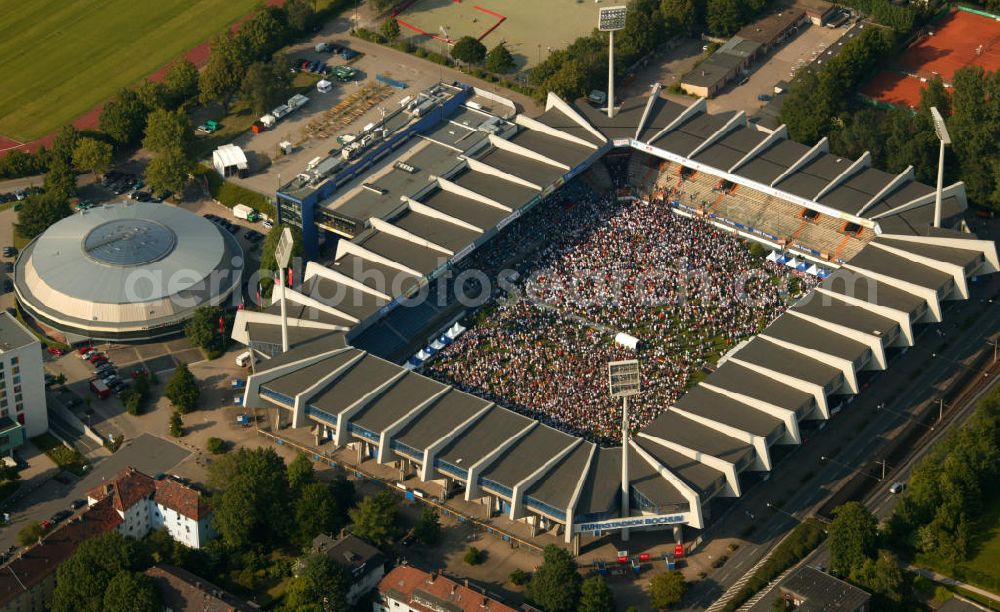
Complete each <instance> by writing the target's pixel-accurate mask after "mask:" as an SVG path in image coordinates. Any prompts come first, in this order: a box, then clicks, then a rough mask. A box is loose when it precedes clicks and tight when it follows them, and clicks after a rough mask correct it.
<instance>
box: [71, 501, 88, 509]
mask: <svg viewBox="0 0 1000 612" xmlns="http://www.w3.org/2000/svg"><path fill="white" fill-rule="evenodd" d="M86 505H87V500H85V499H74V500H73V503H71V504H70V505H69V507H70V508H72V509H74V510H79V509H80V508H83V507H84V506H86Z"/></svg>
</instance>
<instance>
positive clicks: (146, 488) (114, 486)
mask: <svg viewBox="0 0 1000 612" xmlns="http://www.w3.org/2000/svg"><path fill="white" fill-rule="evenodd" d="M155 483H156V481H155V480H153V479H152V478H151V477H150V476H147V475H145V474H143V473H142V472H140V471H139V470H137V469H135V468H134V467H131V466H129V467H127V468H125V469H124V470H122V471H121V472H119V473H118V477H117V478H115V479H114V480H109V481H107V482H102V483H101V484H99V485H97V486H96V487H94V488H93V489H91V490H90V491H89V492H88V493H87V496H88V497H92V498H94V499H96V500H98V501H100V500H102V499H104V498H105V497H110V498H111V499H112V503H113V504H114V507H115V510H118V511H119V512H125V511H126V510H128V509H129V508H131V507H132V506H134V505H136V504H137V503H139V502H140V501H142V500H143V499H148V498H149V497H150V496H151V495H152V494H153V492H154V491H155V490H156V487H155Z"/></svg>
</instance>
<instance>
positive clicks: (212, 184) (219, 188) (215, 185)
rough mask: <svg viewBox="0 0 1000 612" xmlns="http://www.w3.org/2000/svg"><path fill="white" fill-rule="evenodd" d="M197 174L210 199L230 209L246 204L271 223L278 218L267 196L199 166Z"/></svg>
mask: <svg viewBox="0 0 1000 612" xmlns="http://www.w3.org/2000/svg"><path fill="white" fill-rule="evenodd" d="M197 174H198V175H199V176H198V178H199V180H202V179H203V180H204V181H205V183H206V184H207V186H208V191H209V193H210V194H211V195H212V198H213V199H214V200H215V201H217V202H219V203H220V204H222V205H223V206H226V207H227V208H232V207H233V206H236V205H237V204H246V205H247V206H249V207H251V208H256V209H257V210H258V211H260V212H261V213H263V214H265V215H267V218H268V219H271V220H272V221H273V220H275V219H277V218H278V213H277V211H276V210H275V208H274V204H273V203H272V202H271V198H269V197H268V196H266V195H264V194H262V193H258V192H256V191H253V190H251V189H247V188H245V187H240V186H239V185H237V184H236V183H233V182H230V181H227V180H225V179H224V178H222V177H221V176H219V174H218V173H217V172H216V171H215V170H213V169H211V168H207V167H205V166H200V167H199V169H198V170H197Z"/></svg>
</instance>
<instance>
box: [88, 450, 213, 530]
mask: <svg viewBox="0 0 1000 612" xmlns="http://www.w3.org/2000/svg"><path fill="white" fill-rule="evenodd" d="M106 498H110V499H111V503H112V506H113V507H114V509H115V510H116V511H117V512H118V514H119V516H121V518H122V523H121V525H119V526H118V531H120V532H121V533H122V535H127V536H130V537H133V538H142V537H143V536H145V535H146V534H147V533H149V532H150V530H153V529H161V528H163V529H166V530H167V533H169V534H170V536H171V537H172V538H173V539H175V540H177V541H178V542H180V543H182V544H184V545H185V546H189V547H191V548H201V547H202V546H203V545H204V544H205V543H206V542H208V540H210V539H211V538H212V537H213V535H214V534H213V532H212V529H211V525H210V521H211V509H210V508H209V507H208V504H207V503H206V502H205V499H204V497H203V496H202V494H201V492H200V491H198V490H197V489H194V488H192V487H190V486H188V485H185V484H184V483H181V482H178V481H177V480H174V479H173V478H163V479H160V480H155V479H153V478H152V477H150V476H147V475H146V474H143V473H142V472H140V471H138V470H136V469H135V468H133V467H128V468H126V469H124V470H122V471H121V472H120V473H119V475H118V477H117V478H116V479H114V480H110V481H107V482H103V483H101V484H100V485H98V486H97V487H94V488H93V489H91V490H90V492H89V493H87V499H88V502H89V503H90V504H94V503H96V502H99V501H101V500H103V499H106Z"/></svg>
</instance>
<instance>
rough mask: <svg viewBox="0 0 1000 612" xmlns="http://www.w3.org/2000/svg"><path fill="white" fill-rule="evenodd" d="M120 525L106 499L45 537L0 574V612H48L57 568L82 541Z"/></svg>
mask: <svg viewBox="0 0 1000 612" xmlns="http://www.w3.org/2000/svg"><path fill="white" fill-rule="evenodd" d="M121 522H122V518H121V515H119V514H118V513H117V512H116V511H115V509H114V507H113V505H112V503H111V500H109V499H105V500H102V501H100V502H97V503H95V504H93V505H92V506H91V507H90V508H88V509H87V510H85V511H84V512H83V513H82V514H80V516H78V517H76V518H74V519H72V520H71V521H70V522H68V523H66V524H65V525H63V526H62V527H60V528H58V529H56V530H55V531H53V532H51V533H49V534H48V535H46V536H44V537H43V538H42V539H41V541H40V542H39V543H38V544H37V545H36V546H32V547H31V548H30V549H28V550H27V551H25V552H24V553H22V554H20V556H18V557H17V558H15V559H14V560H13V561H11V562H10V563H9V564H7V565H6V567H4V568H3V569H2V570H0V612H32V611H34V610H48V609H49V608H50V606H51V603H52V592H53V591H54V590H55V587H56V568H58V567H59V565H60V564H61V563H63V562H64V561H66V560H67V559H69V558H70V557H71V556H73V553H75V552H76V549H77V548H78V547H79V546H80V544H82V543H83V542H84V541H85V540H88V539H90V538H92V537H95V536H98V535H101V534H104V533H108V532H110V531H111V530H113V529H115V528H116V527H118V526H119V525H120V524H121Z"/></svg>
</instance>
